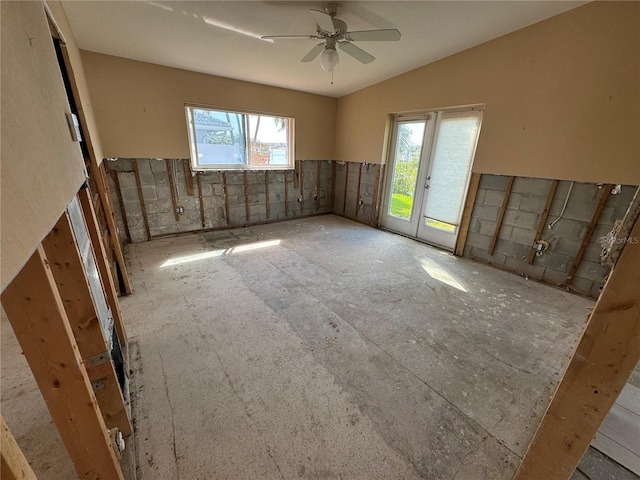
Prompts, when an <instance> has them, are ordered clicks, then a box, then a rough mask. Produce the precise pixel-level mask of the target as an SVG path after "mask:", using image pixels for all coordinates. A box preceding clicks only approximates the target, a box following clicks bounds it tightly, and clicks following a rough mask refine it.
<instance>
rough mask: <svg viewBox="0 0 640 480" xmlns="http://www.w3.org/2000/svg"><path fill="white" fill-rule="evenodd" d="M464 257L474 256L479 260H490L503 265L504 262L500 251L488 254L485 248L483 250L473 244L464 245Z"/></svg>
mask: <svg viewBox="0 0 640 480" xmlns="http://www.w3.org/2000/svg"><path fill="white" fill-rule="evenodd" d="M464 256H466V257H475V258H479V259H481V260H485V261H487V262H491V263H493V264H495V265H503V264H504V262H505V256H504V255H501V254H500V253H495V252H494V254H493V255H489V252H487V250H483V249H480V248H477V247H473V246H465V254H464Z"/></svg>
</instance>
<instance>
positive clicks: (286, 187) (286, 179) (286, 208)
mask: <svg viewBox="0 0 640 480" xmlns="http://www.w3.org/2000/svg"><path fill="white" fill-rule="evenodd" d="M284 216H285V217H288V216H289V172H288V171H287V170H285V171H284Z"/></svg>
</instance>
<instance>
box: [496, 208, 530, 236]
mask: <svg viewBox="0 0 640 480" xmlns="http://www.w3.org/2000/svg"><path fill="white" fill-rule="evenodd" d="M492 208H495V207H492ZM503 222H504V223H506V224H507V225H513V226H514V227H520V228H525V229H531V230H534V231H535V230H536V228H537V226H538V215H537V214H535V213H531V212H523V211H522V210H512V209H509V208H508V209H507V211H506V212H505V214H504V220H503Z"/></svg>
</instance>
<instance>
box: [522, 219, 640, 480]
mask: <svg viewBox="0 0 640 480" xmlns="http://www.w3.org/2000/svg"><path fill="white" fill-rule="evenodd" d="M629 238H632V239H633V238H635V239H637V238H640V222H638V221H636V223H635V226H634V227H633V230H632V232H631V235H630V237H629ZM638 265H640V243H637V242H628V243H626V244H625V246H624V249H623V250H622V253H621V254H620V258H619V259H618V262H617V264H616V265H615V266H614V268H613V270H612V271H611V274H610V275H609V279H608V280H607V283H606V284H605V286H604V289H603V290H602V293H601V295H600V298H599V299H598V301H597V302H596V305H595V307H594V309H593V311H592V312H591V315H590V316H589V320H588V321H587V325H586V327H585V329H584V332H583V334H582V337H581V338H580V341H579V343H578V346H577V347H576V350H575V351H574V354H573V356H572V358H571V360H570V361H569V365H568V367H567V369H566V371H565V373H564V375H563V377H562V379H561V380H560V383H559V385H558V387H557V389H556V391H555V393H554V395H553V397H552V400H551V403H550V404H549V407H548V408H547V411H546V413H545V415H544V417H543V419H542V423H541V424H540V426H539V428H538V430H537V432H536V434H535V436H534V438H533V441H532V442H531V444H530V445H529V448H528V450H527V452H526V454H525V456H524V458H523V460H522V463H521V465H520V468H519V469H518V471H517V472H516V475H515V477H514V478H515V480H539V479H543V478H544V479H545V480H566V479H567V478H569V477H570V476H571V475H572V473H573V472H574V470H575V468H576V466H577V465H578V463H579V462H580V459H581V458H582V456H583V454H584V452H585V451H586V450H587V448H589V444H590V443H591V440H592V439H593V437H594V436H595V434H596V432H597V431H598V429H599V428H600V425H601V424H602V422H603V421H604V419H605V417H606V416H607V413H608V412H609V410H610V409H611V407H612V406H613V404H614V403H615V401H616V398H617V397H618V395H619V394H620V392H621V391H622V389H623V388H624V386H625V384H626V383H627V380H628V378H629V377H630V376H631V373H632V372H633V369H634V368H635V366H636V364H637V363H638V361H639V360H640V269H638Z"/></svg>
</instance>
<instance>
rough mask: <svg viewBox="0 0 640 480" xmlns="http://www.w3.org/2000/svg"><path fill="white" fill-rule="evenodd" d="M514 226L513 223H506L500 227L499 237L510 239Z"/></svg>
mask: <svg viewBox="0 0 640 480" xmlns="http://www.w3.org/2000/svg"><path fill="white" fill-rule="evenodd" d="M513 228H514V227H512V226H511V225H505V224H504V223H503V224H502V226H501V227H500V233H499V234H498V238H501V239H502V240H509V239H510V238H511V234H512V233H513Z"/></svg>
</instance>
